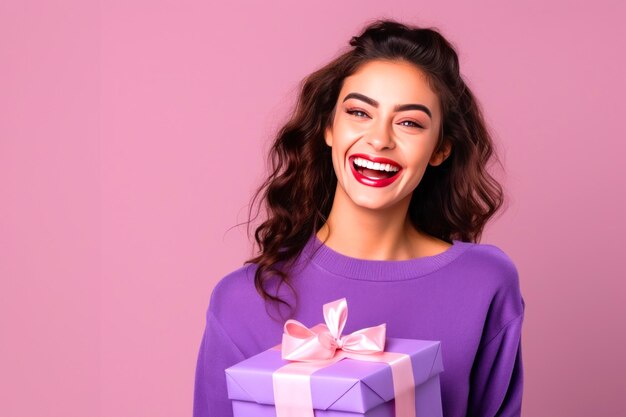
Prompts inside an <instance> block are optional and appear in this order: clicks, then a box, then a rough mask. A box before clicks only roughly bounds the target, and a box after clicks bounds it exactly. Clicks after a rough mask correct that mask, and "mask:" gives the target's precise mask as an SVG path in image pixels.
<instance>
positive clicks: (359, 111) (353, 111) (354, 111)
mask: <svg viewBox="0 0 626 417" xmlns="http://www.w3.org/2000/svg"><path fill="white" fill-rule="evenodd" d="M346 113H348V114H351V115H353V116H356V117H358V118H360V119H362V118H363V116H357V115H356V113H361V114H364V115H365V117H367V113H365V112H364V111H362V110H346Z"/></svg>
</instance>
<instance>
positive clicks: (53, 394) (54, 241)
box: [0, 0, 626, 417]
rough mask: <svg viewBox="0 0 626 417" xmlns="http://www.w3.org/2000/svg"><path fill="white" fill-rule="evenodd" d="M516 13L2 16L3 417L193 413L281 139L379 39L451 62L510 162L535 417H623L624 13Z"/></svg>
mask: <svg viewBox="0 0 626 417" xmlns="http://www.w3.org/2000/svg"><path fill="white" fill-rule="evenodd" d="M504 3H505V2H498V1H482V2H477V1H473V2H461V1H437V2H417V1H392V2H389V1H376V2H374V1H363V0H361V1H346V2H334V1H333V2H331V1H316V2H308V3H305V2H258V3H252V2H248V3H237V4H234V3H231V4H228V3H225V2H224V3H219V4H218V3H217V2H213V4H212V3H211V2H205V1H180V0H177V1H154V0H152V1H128V0H127V1H103V2H101V3H99V2H95V1H91V2H87V1H84V0H81V1H79V0H73V1H69V0H68V1H52V2H51V1H48V2H43V1H31V0H29V1H25V0H15V1H7V0H5V1H2V2H1V3H0V196H1V198H2V200H1V204H0V245H1V246H0V280H1V281H0V325H1V328H0V384H1V387H0V415H2V416H10V417H22V416H24V417H26V416H28V417H30V416H55V417H56V416H63V417H68V416H103V417H104V416H106V417H109V416H115V417H118V416H146V417H147V416H149V417H161V416H163V417H165V416H168V417H170V416H186V415H190V414H191V404H192V392H193V376H194V367H195V361H196V353H197V350H198V347H199V343H200V337H201V333H202V330H203V326H204V314H205V311H206V308H207V305H208V301H209V296H210V293H211V289H212V288H213V285H214V284H215V283H216V282H217V281H218V280H219V279H220V278H221V277H223V276H224V275H225V274H226V273H228V272H230V271H231V270H233V269H235V268H237V267H239V266H240V265H241V264H242V262H243V261H244V260H245V259H247V258H248V257H250V256H251V255H252V246H251V242H250V241H249V240H248V239H247V237H246V234H245V226H240V227H238V228H234V229H232V230H230V231H228V229H229V228H230V227H232V226H234V225H235V224H237V223H239V222H242V221H244V220H246V214H247V204H248V202H249V198H250V196H251V194H252V191H253V190H254V188H255V187H256V186H257V185H258V184H259V181H260V178H261V176H262V174H263V172H264V169H265V166H264V158H265V153H266V151H267V147H268V144H269V140H270V139H271V136H272V133H273V132H274V131H275V129H276V128H277V127H278V126H280V123H281V122H283V121H284V120H285V117H286V112H287V111H288V109H289V106H290V105H291V104H292V100H293V98H294V94H295V92H296V88H297V83H298V82H299V81H300V80H301V79H302V77H304V76H305V75H307V74H308V73H310V72H312V71H313V70H315V69H316V68H318V67H319V66H320V65H322V64H323V63H325V62H327V61H328V60H329V59H331V58H332V57H333V56H335V54H336V53H338V51H339V50H340V49H341V48H344V47H345V46H347V45H348V40H349V38H350V37H351V36H352V35H354V34H356V33H358V31H359V30H360V28H361V27H362V26H363V25H364V24H365V23H366V22H367V21H369V20H371V19H373V18H376V17H394V18H397V19H400V20H403V21H406V22H407V23H415V24H419V25H424V26H435V27H437V28H439V29H440V30H441V31H442V32H443V34H444V35H445V36H446V37H448V38H449V39H450V40H451V41H452V42H453V43H454V44H455V45H456V47H457V48H458V51H459V55H460V60H461V68H462V72H463V74H464V75H465V77H466V79H467V81H468V83H469V84H470V86H471V87H472V88H473V90H474V92H475V93H476V95H477V96H478V98H479V100H480V102H481V104H482V106H483V108H484V110H485V115H486V118H487V120H488V122H489V124H490V126H491V128H492V131H493V133H494V136H495V139H496V141H497V143H498V145H497V146H498V152H499V153H500V155H501V157H502V160H503V162H504V165H505V167H506V172H504V173H496V174H497V175H498V178H500V180H501V181H502V182H503V184H504V185H505V188H506V190H507V193H508V196H509V197H510V200H509V201H510V203H509V206H508V209H507V210H506V211H504V212H503V213H502V215H501V217H498V218H497V219H496V220H495V221H494V222H493V223H491V224H490V225H489V227H488V228H487V230H486V232H485V235H484V237H483V240H482V242H486V243H493V244H496V245H498V246H500V247H501V248H502V249H503V250H505V251H506V252H507V253H508V254H509V256H510V257H511V258H512V259H513V260H514V262H515V263H516V265H517V266H518V270H519V272H520V279H521V286H522V293H523V295H524V298H525V301H526V305H527V309H526V317H525V322H524V330H523V342H522V346H523V355H524V364H525V366H524V371H525V390H524V404H523V414H524V415H525V416H528V417H530V416H570V417H578V416H580V417H582V416H592V415H593V416H601V415H602V416H613V415H618V414H619V413H620V412H622V411H623V400H624V397H623V393H624V392H623V387H624V376H625V375H626V365H625V363H626V360H625V359H624V358H625V353H624V352H626V343H625V341H626V337H625V332H624V328H625V326H624V320H623V317H624V316H625V314H626V311H625V310H626V307H624V306H625V305H626V299H625V298H626V297H625V294H626V285H625V284H624V278H625V277H626V275H625V274H624V272H623V271H624V255H623V254H622V252H623V246H622V245H623V240H622V239H623V238H624V236H625V234H624V232H625V231H626V230H625V229H626V228H625V227H624V226H625V223H626V222H625V221H624V219H623V217H622V216H623V214H624V213H625V212H626V202H625V199H624V178H625V175H624V174H625V171H626V170H625V168H624V164H625V163H624V157H623V153H624V151H626V145H625V141H626V134H625V133H626V129H625V127H624V126H625V125H624V113H625V110H626V108H625V106H624V93H625V92H626V91H625V90H626V88H625V82H624V74H625V73H626V68H625V63H624V52H623V46H622V42H621V41H623V39H626V33H625V32H626V31H625V30H624V26H623V20H624V16H625V14H626V13H624V12H625V11H626V10H625V9H624V7H623V6H622V5H621V4H620V2H618V1H614V2H608V1H595V2H593V3H592V5H591V4H587V3H583V2H572V1H550V2H545V1H532V2H523V3H514V4H504ZM506 3H510V2H506Z"/></svg>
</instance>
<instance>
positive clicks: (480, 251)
mask: <svg viewBox="0 0 626 417" xmlns="http://www.w3.org/2000/svg"><path fill="white" fill-rule="evenodd" d="M461 244H462V245H465V246H467V249H466V250H465V252H464V256H462V257H461V259H463V261H464V262H465V263H466V264H469V266H471V267H472V269H473V270H476V271H477V272H479V273H480V275H481V276H483V277H485V278H486V279H489V280H490V281H493V284H495V285H497V286H499V287H519V271H518V269H517V266H516V264H515V262H514V261H513V259H512V257H511V256H510V255H509V254H508V253H507V252H506V251H504V250H503V249H502V248H501V247H499V246H497V245H495V244H491V243H478V242H461Z"/></svg>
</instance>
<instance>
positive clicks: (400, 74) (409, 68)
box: [339, 61, 438, 108]
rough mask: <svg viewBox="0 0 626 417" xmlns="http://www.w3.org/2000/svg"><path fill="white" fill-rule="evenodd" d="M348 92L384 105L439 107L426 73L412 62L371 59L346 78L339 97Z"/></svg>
mask: <svg viewBox="0 0 626 417" xmlns="http://www.w3.org/2000/svg"><path fill="white" fill-rule="evenodd" d="M349 93H360V94H363V95H365V96H367V97H370V98H372V99H374V100H376V101H377V102H379V103H380V105H381V106H383V107H393V106H395V105H397V104H405V103H414V102H420V103H423V104H425V105H428V106H429V107H431V108H437V107H438V106H437V103H438V97H437V94H435V92H434V91H433V90H432V89H431V88H430V85H429V83H428V78H427V77H426V74H425V73H424V72H423V71H422V70H420V69H419V68H417V67H416V66H414V65H412V64H409V63H400V62H388V61H371V62H368V63H366V64H363V65H362V66H361V67H360V68H359V69H358V70H357V71H356V72H355V73H354V74H352V75H350V76H349V77H346V79H345V80H344V83H343V86H342V89H341V92H340V94H339V100H340V101H343V98H344V97H345V96H346V95H347V94H349Z"/></svg>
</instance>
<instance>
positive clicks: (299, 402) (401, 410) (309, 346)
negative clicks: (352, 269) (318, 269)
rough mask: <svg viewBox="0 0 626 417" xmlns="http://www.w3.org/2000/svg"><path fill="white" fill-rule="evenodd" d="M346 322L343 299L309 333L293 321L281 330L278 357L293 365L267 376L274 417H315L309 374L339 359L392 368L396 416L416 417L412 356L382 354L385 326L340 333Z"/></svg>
mask: <svg viewBox="0 0 626 417" xmlns="http://www.w3.org/2000/svg"><path fill="white" fill-rule="evenodd" d="M347 318H348V304H347V301H346V299H345V298H341V299H339V300H336V301H333V302H330V303H326V304H324V320H325V322H326V324H323V323H320V324H317V325H316V326H313V327H312V328H311V329H309V328H308V327H306V326H305V325H303V324H302V323H300V322H299V321H297V320H287V322H285V326H284V333H283V339H282V345H278V346H277V347H276V348H279V347H280V349H281V357H282V358H283V359H284V360H289V361H292V362H291V363H289V364H287V365H284V366H282V367H281V368H279V369H277V370H276V371H274V373H273V374H272V382H273V388H274V404H275V407H276V415H277V417H314V411H313V402H312V396H311V383H310V381H311V375H312V374H313V373H314V372H315V371H317V370H319V369H322V368H325V367H327V366H330V365H332V364H333V363H336V362H338V361H340V360H342V359H344V358H350V359H356V360H363V361H371V362H385V363H387V364H389V365H390V367H391V374H392V378H393V389H394V398H395V411H396V413H395V415H396V417H415V380H414V378H413V366H412V364H411V357H410V356H409V355H407V354H405V353H397V352H385V351H384V348H385V332H386V324H385V323H383V324H380V325H378V326H375V327H366V328H364V329H361V330H357V331H355V332H353V333H350V334H349V335H345V336H342V335H341V332H342V331H343V328H344V326H345V324H346V321H347Z"/></svg>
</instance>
